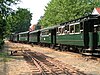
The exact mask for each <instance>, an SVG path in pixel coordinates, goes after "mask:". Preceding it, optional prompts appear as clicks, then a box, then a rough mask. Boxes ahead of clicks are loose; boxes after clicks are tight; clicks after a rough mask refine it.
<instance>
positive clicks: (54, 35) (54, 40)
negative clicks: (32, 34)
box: [51, 28, 56, 45]
mask: <svg viewBox="0 0 100 75" xmlns="http://www.w3.org/2000/svg"><path fill="white" fill-rule="evenodd" d="M51 43H52V44H54V45H55V44H56V28H54V29H51Z"/></svg>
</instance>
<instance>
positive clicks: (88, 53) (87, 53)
mask: <svg viewBox="0 0 100 75" xmlns="http://www.w3.org/2000/svg"><path fill="white" fill-rule="evenodd" d="M82 55H88V56H89V55H92V53H82Z"/></svg>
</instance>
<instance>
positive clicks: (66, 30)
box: [64, 25, 69, 34]
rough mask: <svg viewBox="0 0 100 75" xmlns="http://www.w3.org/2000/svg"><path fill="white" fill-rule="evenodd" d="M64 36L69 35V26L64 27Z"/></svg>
mask: <svg viewBox="0 0 100 75" xmlns="http://www.w3.org/2000/svg"><path fill="white" fill-rule="evenodd" d="M64 33H65V34H68V33H69V25H67V26H65V31H64Z"/></svg>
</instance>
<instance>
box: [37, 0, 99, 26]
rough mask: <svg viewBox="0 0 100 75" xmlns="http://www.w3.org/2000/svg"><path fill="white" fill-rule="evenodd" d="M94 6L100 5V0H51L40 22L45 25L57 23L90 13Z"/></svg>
mask: <svg viewBox="0 0 100 75" xmlns="http://www.w3.org/2000/svg"><path fill="white" fill-rule="evenodd" d="M94 7H100V2H99V0H74V1H73V0H51V2H50V3H48V6H47V7H46V8H45V14H44V17H43V18H41V20H40V21H39V23H40V24H41V25H43V26H44V27H47V26H52V25H57V24H59V23H62V22H66V21H69V20H73V19H77V18H79V17H82V16H86V15H89V14H91V12H92V10H93V8H94Z"/></svg>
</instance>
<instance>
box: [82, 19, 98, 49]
mask: <svg viewBox="0 0 100 75" xmlns="http://www.w3.org/2000/svg"><path fill="white" fill-rule="evenodd" d="M84 45H85V48H87V49H88V48H89V49H90V50H94V48H95V47H96V46H97V32H95V29H94V20H93V19H89V20H86V21H84Z"/></svg>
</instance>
